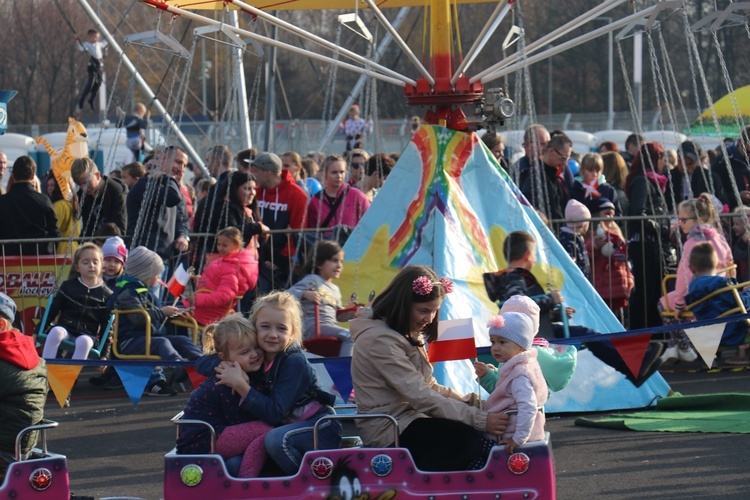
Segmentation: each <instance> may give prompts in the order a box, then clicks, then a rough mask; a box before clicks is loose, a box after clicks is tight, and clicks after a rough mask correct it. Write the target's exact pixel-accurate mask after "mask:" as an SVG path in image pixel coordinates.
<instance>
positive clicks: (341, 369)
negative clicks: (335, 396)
mask: <svg viewBox="0 0 750 500" xmlns="http://www.w3.org/2000/svg"><path fill="white" fill-rule="evenodd" d="M323 364H324V366H325V367H326V370H328V375H329V376H330V377H331V380H332V381H333V386H334V387H335V388H336V390H337V391H338V393H339V394H340V395H341V399H343V400H344V403H347V402H349V397H350V396H351V394H352V389H353V388H354V383H353V382H352V371H351V367H352V360H351V358H348V359H347V360H346V361H345V362H340V361H339V360H336V361H333V360H331V361H330V362H328V363H326V362H325V361H324V362H323Z"/></svg>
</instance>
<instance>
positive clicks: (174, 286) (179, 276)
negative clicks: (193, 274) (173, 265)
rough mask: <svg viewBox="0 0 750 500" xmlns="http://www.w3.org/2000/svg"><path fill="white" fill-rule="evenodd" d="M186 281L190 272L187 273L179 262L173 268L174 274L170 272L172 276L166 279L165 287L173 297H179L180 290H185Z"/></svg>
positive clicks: (188, 279)
mask: <svg viewBox="0 0 750 500" xmlns="http://www.w3.org/2000/svg"><path fill="white" fill-rule="evenodd" d="M188 281H190V274H188V272H187V271H185V268H184V267H182V264H180V265H179V267H178V268H177V269H175V270H174V274H172V277H171V278H169V281H167V283H166V285H165V286H166V287H167V291H169V293H170V294H172V296H173V297H179V296H180V295H182V292H184V291H185V287H186V286H187V284H188Z"/></svg>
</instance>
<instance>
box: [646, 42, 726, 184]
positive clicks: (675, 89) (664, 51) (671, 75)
mask: <svg viewBox="0 0 750 500" xmlns="http://www.w3.org/2000/svg"><path fill="white" fill-rule="evenodd" d="M657 34H658V35H659V49H660V50H661V53H662V57H663V58H664V64H665V65H666V67H667V70H668V73H667V77H668V79H669V80H670V82H671V84H672V85H671V88H672V89H673V92H674V94H675V95H676V96H677V101H678V102H679V104H680V111H681V112H682V116H683V118H684V120H685V126H686V127H687V128H688V130H689V132H690V138H691V140H692V139H693V132H692V130H691V129H690V120H689V119H688V115H687V110H686V109H685V103H684V102H683V100H682V94H680V89H679V87H678V84H677V78H676V77H675V73H674V68H673V67H672V61H671V58H670V57H669V52H668V51H667V45H666V43H665V42H664V36H663V33H662V30H661V29H659V30H658V31H657ZM670 105H671V106H672V107H674V103H673V102H671V103H670ZM675 124H676V119H675ZM706 172H707V171H706V169H704V168H701V169H700V174H701V176H702V178H703V182H704V183H705V185H706V186H708V188H709V191H710V192H711V194H713V195H715V194H716V187H715V186H714V179H713V175H711V171H710V170H708V173H706ZM688 190H689V192H690V196H691V197H692V196H694V193H693V188H692V185H691V183H688Z"/></svg>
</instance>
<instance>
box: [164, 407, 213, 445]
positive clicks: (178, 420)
mask: <svg viewBox="0 0 750 500" xmlns="http://www.w3.org/2000/svg"><path fill="white" fill-rule="evenodd" d="M184 414H185V412H184V411H181V412H180V413H178V414H177V415H175V416H174V417H172V419H171V420H170V421H171V422H172V423H173V424H174V425H176V426H177V437H178V438H179V437H180V426H181V425H202V426H205V427H206V428H207V429H208V432H209V433H210V435H211V448H210V450H209V451H210V453H212V454H213V453H216V431H215V430H214V427H213V426H212V425H211V424H209V423H208V422H204V421H203V420H195V419H183V418H182V416H183V415H184Z"/></svg>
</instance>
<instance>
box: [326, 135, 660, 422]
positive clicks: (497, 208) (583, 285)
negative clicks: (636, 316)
mask: <svg viewBox="0 0 750 500" xmlns="http://www.w3.org/2000/svg"><path fill="white" fill-rule="evenodd" d="M516 230H524V231H527V232H529V233H531V234H533V235H534V237H535V238H536V240H537V242H538V245H537V246H538V252H539V256H538V257H539V262H540V263H542V264H538V265H537V268H536V269H535V270H534V273H535V275H537V278H538V279H539V281H540V282H541V283H551V284H552V286H553V287H554V288H556V289H559V290H561V291H562V293H563V295H564V296H565V297H566V300H567V302H568V303H570V305H572V306H573V307H576V308H577V309H578V313H577V314H576V315H575V317H574V319H573V320H574V321H576V322H578V323H579V324H584V325H586V326H589V327H591V328H594V329H595V330H598V331H600V332H614V331H620V330H622V326H621V325H620V323H619V322H618V321H617V319H616V317H615V316H614V315H613V314H612V313H611V311H610V310H609V309H608V308H607V306H606V305H605V304H604V302H603V301H602V300H601V299H600V298H599V296H598V294H597V293H596V291H595V290H594V288H593V287H592V285H591V284H590V283H589V282H588V280H586V278H585V277H584V276H583V275H582V274H581V272H580V271H579V270H578V268H577V267H576V266H575V264H574V263H573V262H572V261H571V260H570V257H568V255H567V253H565V250H564V249H563V248H562V247H561V246H560V244H559V243H558V242H557V240H556V238H555V237H554V236H553V235H552V233H551V232H550V231H549V230H548V229H547V227H546V226H545V225H544V224H543V223H542V221H541V219H540V218H539V217H538V216H537V214H536V212H535V211H534V209H533V208H532V207H530V206H529V205H528V202H527V201H526V200H525V198H524V197H523V195H521V193H520V191H519V190H518V189H517V188H516V187H515V185H514V184H513V182H512V180H511V179H510V178H509V177H508V176H507V175H506V174H505V172H504V171H502V169H501V168H500V167H499V166H498V165H497V162H496V161H495V159H494V158H492V157H491V155H489V154H488V150H487V149H486V148H485V147H484V146H483V145H482V143H481V141H480V140H479V139H478V138H477V136H476V134H474V133H462V132H456V131H452V130H448V129H446V128H442V127H438V126H423V127H422V128H420V129H419V131H418V132H417V133H416V134H415V135H414V137H413V138H412V141H411V142H410V143H409V145H407V147H406V149H405V150H404V152H403V153H402V155H401V157H400V159H399V161H398V163H397V164H396V167H395V168H394V169H393V171H392V172H391V174H390V176H389V177H388V181H387V182H386V183H385V185H384V186H383V188H382V190H381V191H380V192H379V193H378V195H377V197H376V198H375V201H374V202H373V204H372V205H371V206H370V209H369V210H368V211H367V213H366V214H365V216H364V217H363V219H362V220H361V221H360V223H359V224H358V225H357V227H356V229H355V230H354V232H353V233H352V235H351V236H350V237H349V239H348V241H347V243H346V246H345V247H344V250H345V251H346V259H347V265H346V266H345V271H344V274H343V275H342V277H341V279H340V280H339V282H338V283H339V286H340V288H341V291H342V294H343V295H344V296H349V294H351V293H352V292H357V293H358V295H360V296H366V295H367V294H368V293H369V292H370V290H375V291H378V292H379V291H382V290H383V289H384V288H385V286H386V285H387V284H388V283H389V282H390V281H391V279H392V278H393V277H394V276H395V275H396V273H397V272H398V271H399V269H401V268H402V267H404V266H406V265H410V264H423V265H428V266H431V267H432V268H433V269H435V271H436V272H437V273H438V275H439V276H446V277H448V278H450V279H451V280H453V282H454V284H455V286H454V292H453V293H451V294H450V295H449V296H448V297H447V298H446V300H445V301H444V303H443V307H442V308H441V317H440V319H441V320H445V319H459V318H475V319H476V322H477V323H478V324H480V325H482V326H483V325H484V324H485V323H486V320H487V318H489V316H491V315H492V314H496V313H497V305H495V304H494V303H492V302H490V300H489V298H488V297H487V293H486V291H485V289H484V284H483V280H482V273H484V272H491V271H497V270H498V269H503V268H505V267H506V262H505V259H504V258H503V256H502V243H503V241H504V239H505V235H506V234H508V233H510V232H512V231H516ZM480 330H482V331H483V333H481V334H479V335H478V336H477V339H476V340H477V345H480V346H481V345H489V338H488V337H487V334H486V329H482V328H480ZM435 376H436V377H437V378H438V380H439V381H440V382H441V383H444V384H446V385H449V386H452V387H455V388H456V389H457V390H461V391H464V392H469V391H476V390H477V385H476V382H475V380H474V371H473V368H472V367H471V364H470V362H469V361H468V360H467V361H462V362H447V363H438V364H437V365H436V367H435ZM668 391H669V386H668V385H667V384H666V382H665V381H664V379H663V378H662V377H661V376H659V375H658V374H656V375H655V376H653V377H652V378H651V379H649V381H648V382H647V383H646V384H644V385H643V386H641V387H640V388H639V389H636V388H635V387H634V386H633V385H632V384H631V383H630V382H628V381H627V380H626V379H625V377H624V376H623V375H621V374H620V373H618V372H616V371H615V370H613V369H612V368H610V367H608V366H606V365H604V364H603V363H601V362H600V361H599V360H597V359H596V358H594V357H593V356H592V355H590V353H588V351H583V352H581V353H580V356H579V361H578V367H577V368H576V373H575V375H574V376H573V379H572V381H571V383H570V384H569V385H568V387H566V388H565V389H564V390H562V391H560V392H556V393H552V394H551V397H550V399H549V401H548V403H547V405H546V408H547V411H554V412H577V411H599V410H610V409H619V408H635V407H644V406H648V405H649V404H651V403H652V402H653V401H654V399H655V398H656V397H662V396H666V395H667V393H668Z"/></svg>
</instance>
